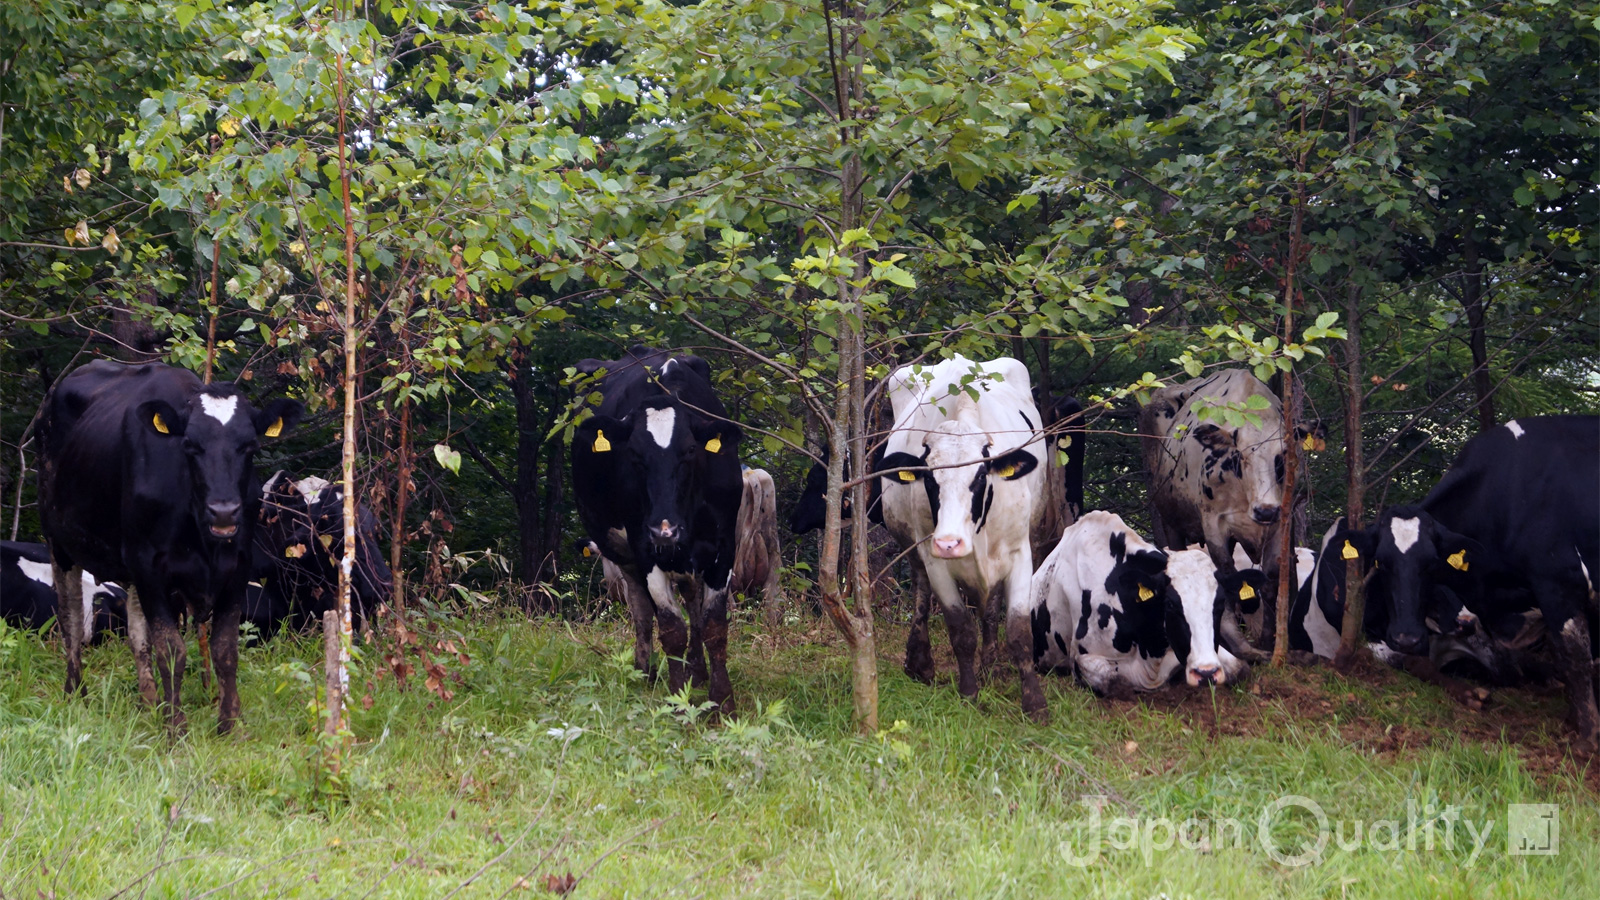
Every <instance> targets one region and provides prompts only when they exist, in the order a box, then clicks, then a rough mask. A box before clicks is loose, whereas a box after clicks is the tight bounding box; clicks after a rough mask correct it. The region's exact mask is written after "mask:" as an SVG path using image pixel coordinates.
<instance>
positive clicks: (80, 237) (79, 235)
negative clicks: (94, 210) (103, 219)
mask: <svg viewBox="0 0 1600 900" xmlns="http://www.w3.org/2000/svg"><path fill="white" fill-rule="evenodd" d="M72 239H73V242H74V243H78V244H87V243H89V221H88V220H87V219H79V220H78V227H77V228H75V229H73V231H72Z"/></svg>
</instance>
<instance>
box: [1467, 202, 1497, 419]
mask: <svg viewBox="0 0 1600 900" xmlns="http://www.w3.org/2000/svg"><path fill="white" fill-rule="evenodd" d="M1462 256H1463V257H1464V258H1465V261H1466V266H1467V269H1466V282H1467V283H1466V284H1465V285H1464V289H1463V290H1462V292H1461V305H1462V306H1463V307H1465V308H1466V311H1467V329H1468V335H1467V344H1468V346H1469V347H1471V349H1472V389H1473V391H1474V393H1476V394H1477V396H1478V403H1477V406H1478V430H1479V431H1488V430H1489V429H1491V428H1493V427H1494V426H1495V424H1496V419H1495V414H1494V380H1493V379H1492V378H1491V377H1490V374H1489V348H1488V335H1487V334H1486V331H1487V325H1486V322H1485V316H1484V302H1483V294H1484V291H1483V259H1482V258H1481V257H1479V256H1478V242H1477V240H1476V239H1475V238H1473V236H1472V234H1471V233H1470V232H1469V233H1468V234H1467V236H1466V240H1465V242H1464V244H1463V247H1462Z"/></svg>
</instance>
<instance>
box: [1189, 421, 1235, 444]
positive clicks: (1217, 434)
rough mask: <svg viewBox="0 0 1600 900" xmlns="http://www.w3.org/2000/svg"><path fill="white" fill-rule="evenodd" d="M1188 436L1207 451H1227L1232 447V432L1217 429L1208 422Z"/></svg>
mask: <svg viewBox="0 0 1600 900" xmlns="http://www.w3.org/2000/svg"><path fill="white" fill-rule="evenodd" d="M1189 436H1190V437H1192V438H1194V439H1195V440H1196V441H1199V442H1200V445H1201V446H1202V447H1205V448H1206V449H1208V450H1227V449H1230V448H1231V447H1233V432H1231V431H1227V430H1225V429H1222V428H1218V427H1217V426H1216V425H1214V424H1212V423H1210V422H1207V423H1206V424H1204V425H1201V426H1200V427H1199V428H1196V429H1195V430H1194V431H1191V432H1189Z"/></svg>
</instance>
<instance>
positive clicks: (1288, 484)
mask: <svg viewBox="0 0 1600 900" xmlns="http://www.w3.org/2000/svg"><path fill="white" fill-rule="evenodd" d="M1303 162H1304V158H1303V157H1302V163H1303ZM1304 216H1305V196H1304V192H1303V191H1302V194H1301V197H1300V203H1299V204H1297V205H1296V206H1295V208H1294V215H1293V216H1292V217H1291V219H1290V222H1291V225H1290V229H1289V259H1288V261H1287V263H1286V264H1285V265H1284V273H1283V285H1284V287H1283V342H1284V343H1285V344H1288V343H1289V341H1290V340H1291V339H1293V337H1294V300H1295V292H1296V290H1297V287H1296V285H1295V266H1296V265H1297V264H1298V263H1299V261H1300V231H1301V227H1302V225H1303V224H1304V221H1305V220H1304ZM1282 402H1283V439H1284V441H1285V442H1286V443H1287V445H1288V446H1287V450H1288V452H1287V453H1285V454H1284V458H1283V503H1284V508H1282V509H1280V511H1279V513H1278V515H1279V519H1278V531H1279V532H1280V533H1281V534H1282V535H1283V541H1282V544H1281V545H1280V550H1279V556H1278V596H1277V598H1276V602H1275V603H1274V604H1273V609H1272V610H1271V612H1272V614H1273V615H1272V620H1273V621H1272V635H1273V636H1272V665H1273V666H1274V667H1277V666H1282V665H1284V664H1285V663H1286V662H1287V661H1288V659H1289V610H1290V609H1292V608H1293V606H1294V595H1295V593H1296V591H1295V589H1296V588H1297V587H1298V586H1299V585H1298V584H1297V583H1296V581H1295V577H1294V573H1295V565H1294V531H1295V528H1294V517H1295V509H1294V507H1295V502H1294V492H1295V475H1296V473H1297V470H1298V469H1299V466H1298V465H1297V464H1298V462H1299V460H1300V454H1299V453H1298V452H1297V451H1298V450H1299V444H1298V442H1297V441H1296V440H1295V433H1294V410H1295V404H1294V368H1293V367H1292V366H1291V367H1290V368H1289V369H1288V370H1287V371H1285V372H1284V373H1283V397H1282ZM1266 553H1267V551H1265V550H1263V551H1262V554H1261V555H1262V556H1263V557H1265V556H1266Z"/></svg>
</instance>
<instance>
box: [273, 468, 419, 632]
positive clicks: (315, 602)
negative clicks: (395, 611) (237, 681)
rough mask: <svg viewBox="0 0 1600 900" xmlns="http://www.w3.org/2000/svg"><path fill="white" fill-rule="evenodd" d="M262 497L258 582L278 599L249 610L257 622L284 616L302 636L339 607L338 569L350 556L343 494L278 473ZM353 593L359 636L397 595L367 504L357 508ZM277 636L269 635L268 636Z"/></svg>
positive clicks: (339, 488) (313, 479)
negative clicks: (346, 551)
mask: <svg viewBox="0 0 1600 900" xmlns="http://www.w3.org/2000/svg"><path fill="white" fill-rule="evenodd" d="M261 495H262V503H261V511H260V514H259V525H258V527H257V529H256V534H255V551H256V556H255V559H256V563H255V577H256V578H257V580H258V581H259V582H260V583H261V584H262V585H264V586H265V585H269V584H270V585H271V586H272V587H273V593H275V594H276V596H275V597H270V600H269V599H263V600H260V601H257V602H256V603H254V604H252V607H251V608H252V609H253V610H255V612H256V614H257V616H260V615H270V614H272V612H273V611H276V610H279V609H282V610H283V611H284V614H285V615H288V616H289V618H290V627H292V628H294V629H296V630H304V629H306V628H308V627H316V626H317V625H319V624H320V623H321V622H322V614H323V613H324V612H326V611H327V610H330V609H333V608H334V606H335V604H336V603H337V598H338V591H339V561H340V559H341V558H343V555H344V488H343V487H342V486H340V485H338V484H334V483H331V482H328V481H326V480H324V479H322V478H318V477H316V476H314V475H313V476H308V477H306V478H302V479H300V480H298V481H295V480H292V479H291V478H290V477H289V476H288V475H287V474H286V473H284V472H276V473H274V474H273V476H272V477H271V478H269V479H267V483H266V484H265V485H264V486H263V487H262V491H261ZM350 587H351V593H350V614H351V618H352V620H353V622H354V625H355V627H356V628H357V629H358V630H359V629H360V628H361V626H362V625H363V624H364V623H365V622H366V620H367V617H368V616H369V615H371V613H372V612H373V611H374V610H376V609H377V608H378V605H379V604H380V603H384V602H386V601H387V600H388V599H389V595H390V594H391V593H392V592H393V590H394V576H393V573H391V572H390V571H389V564H388V563H387V562H385V561H384V558H383V548H382V546H380V545H379V543H378V518H377V516H376V515H374V514H373V512H372V508H371V507H370V506H368V505H367V504H366V503H357V504H356V558H355V567H354V569H352V571H351V585H350ZM269 596H270V595H269ZM280 618H282V616H281V615H280ZM256 624H257V627H260V625H261V623H260V622H257V623H256ZM274 631H276V628H271V629H267V630H266V634H267V635H268V636H270V635H271V634H272V633H273V632H274Z"/></svg>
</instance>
